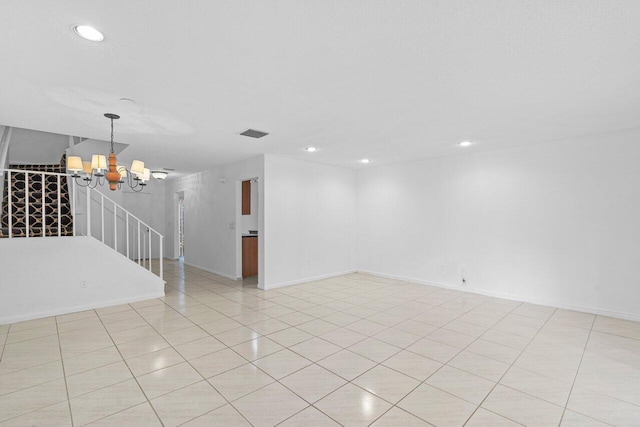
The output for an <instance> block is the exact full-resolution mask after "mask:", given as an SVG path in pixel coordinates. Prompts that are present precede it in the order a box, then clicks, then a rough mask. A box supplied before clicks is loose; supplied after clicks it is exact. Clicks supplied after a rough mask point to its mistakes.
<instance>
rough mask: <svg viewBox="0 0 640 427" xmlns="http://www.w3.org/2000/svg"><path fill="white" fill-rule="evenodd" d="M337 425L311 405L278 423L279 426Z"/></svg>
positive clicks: (336, 426) (310, 426)
mask: <svg viewBox="0 0 640 427" xmlns="http://www.w3.org/2000/svg"><path fill="white" fill-rule="evenodd" d="M339 425H340V424H338V423H336V422H335V421H333V420H332V419H331V418H329V417H327V416H326V415H325V414H323V413H322V412H320V411H318V410H317V409H316V408H314V407H313V406H310V407H308V408H307V409H304V410H302V411H300V412H298V413H297V414H295V415H294V416H292V417H291V418H288V419H287V420H286V421H284V422H283V423H281V424H278V426H279V427H296V426H306V427H334V426H335V427H338V426H339Z"/></svg>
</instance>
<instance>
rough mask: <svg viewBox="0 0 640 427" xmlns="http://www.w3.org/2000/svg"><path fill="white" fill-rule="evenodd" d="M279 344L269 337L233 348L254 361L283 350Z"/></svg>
mask: <svg viewBox="0 0 640 427" xmlns="http://www.w3.org/2000/svg"><path fill="white" fill-rule="evenodd" d="M283 348H284V347H282V346H281V345H280V344H278V343H277V342H275V341H273V340H270V339H269V338H267V337H260V338H256V339H253V340H251V341H246V342H243V343H241V344H238V345H235V346H233V350H234V351H235V352H236V353H238V354H240V355H241V356H242V357H244V358H245V359H247V360H250V361H254V360H257V359H260V358H262V357H265V356H268V355H270V354H273V353H275V352H277V351H280V350H282V349H283Z"/></svg>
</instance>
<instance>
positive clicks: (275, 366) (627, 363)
mask: <svg viewBox="0 0 640 427" xmlns="http://www.w3.org/2000/svg"><path fill="white" fill-rule="evenodd" d="M166 275H167V280H168V286H167V295H166V297H165V298H162V299H155V300H149V301H144V302H140V303H135V304H127V305H121V306H116V307H108V308H103V309H98V310H90V311H85V312H80V313H73V314H68V315H64V316H57V317H51V318H46V319H39V320H34V321H29V322H22V323H16V324H12V325H3V326H0V350H2V359H1V360H0V426H31V425H36V426H45V425H47V426H48V425H51V426H66V425H74V426H84V425H92V426H154V425H158V426H159V425H165V426H177V425H185V426H250V425H254V426H271V425H281V426H305V427H310V426H335V425H346V426H360V425H362V426H365V425H373V426H428V425H435V426H463V425H464V426H492V427H493V426H516V425H527V426H547V425H548V426H558V425H562V426H605V425H616V426H632V425H635V426H637V425H640V323H635V322H630V321H624V320H617V319H612V318H607V317H601V316H594V315H591V314H586V313H579V312H572V311H566V310H559V309H555V308H551V307H544V306H536V305H531V304H524V303H519V302H515V301H507V300H501V299H496V298H488V297H484V296H479V295H474V294H469V293H464V292H458V291H452V290H446V289H440V288H434V287H428V286H422V285H415V284H408V283H403V282H398V281H394V280H389V279H382V278H379V277H372V276H367V275H362V274H352V275H348V276H342V277H336V278H332V279H327V280H322V281H318V282H314V283H306V284H302V285H298V286H291V287H287V288H281V289H278V290H273V291H268V292H264V291H261V290H258V289H256V288H255V287H252V286H250V285H249V284H247V283H244V284H243V283H241V282H234V281H231V280H228V279H224V278H221V277H218V276H214V275H212V274H209V273H207V272H204V271H202V270H198V269H195V268H190V267H184V268H183V267H182V265H181V264H180V263H177V262H172V261H167V263H166Z"/></svg>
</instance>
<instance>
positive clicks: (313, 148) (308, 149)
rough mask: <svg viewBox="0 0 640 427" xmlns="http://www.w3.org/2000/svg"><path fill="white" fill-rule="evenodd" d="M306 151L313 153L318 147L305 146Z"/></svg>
mask: <svg viewBox="0 0 640 427" xmlns="http://www.w3.org/2000/svg"><path fill="white" fill-rule="evenodd" d="M305 150H306V151H308V152H309V153H313V152H314V151H318V149H317V148H316V147H307V148H305Z"/></svg>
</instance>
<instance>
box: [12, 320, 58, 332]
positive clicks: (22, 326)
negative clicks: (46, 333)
mask: <svg viewBox="0 0 640 427" xmlns="http://www.w3.org/2000/svg"><path fill="white" fill-rule="evenodd" d="M55 325H56V318H55V317H45V318H42V319H35V320H27V321H24V322H18V323H14V324H12V325H11V330H10V332H20V331H26V330H28V329H35V328H42V327H44V326H55Z"/></svg>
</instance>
